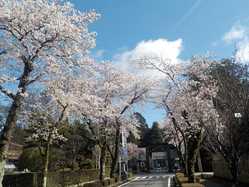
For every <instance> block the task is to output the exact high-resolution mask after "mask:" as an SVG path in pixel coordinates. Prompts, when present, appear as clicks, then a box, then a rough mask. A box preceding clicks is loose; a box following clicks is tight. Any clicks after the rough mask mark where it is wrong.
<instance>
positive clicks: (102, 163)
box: [99, 142, 107, 181]
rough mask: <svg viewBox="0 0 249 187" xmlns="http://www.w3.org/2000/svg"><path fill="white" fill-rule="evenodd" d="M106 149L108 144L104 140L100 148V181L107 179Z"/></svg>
mask: <svg viewBox="0 0 249 187" xmlns="http://www.w3.org/2000/svg"><path fill="white" fill-rule="evenodd" d="M106 149H107V145H106V143H105V142H104V143H103V145H102V146H101V148H100V161H99V180H100V181H104V179H105V160H106Z"/></svg>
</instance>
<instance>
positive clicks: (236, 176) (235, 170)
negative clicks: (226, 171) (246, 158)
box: [230, 156, 240, 187]
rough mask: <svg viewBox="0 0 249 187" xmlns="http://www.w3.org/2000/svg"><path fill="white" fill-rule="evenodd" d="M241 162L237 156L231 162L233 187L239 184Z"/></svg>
mask: <svg viewBox="0 0 249 187" xmlns="http://www.w3.org/2000/svg"><path fill="white" fill-rule="evenodd" d="M239 162H240V159H239V158H238V157H237V156H235V158H233V160H232V162H231V166H230V172H231V174H232V181H233V187H236V186H237V185H238V183H239V180H238V179H239Z"/></svg>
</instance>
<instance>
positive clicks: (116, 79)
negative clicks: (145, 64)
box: [84, 62, 151, 180]
mask: <svg viewBox="0 0 249 187" xmlns="http://www.w3.org/2000/svg"><path fill="white" fill-rule="evenodd" d="M96 69H97V70H96V71H97V75H96V76H95V79H94V81H95V83H94V85H93V88H92V94H93V95H95V96H97V97H98V100H96V103H94V102H91V103H89V108H93V109H92V110H91V109H89V110H86V111H85V113H84V115H86V116H87V117H88V118H89V119H90V121H91V123H89V124H96V125H92V127H91V129H94V130H92V132H93V134H95V138H96V139H97V140H96V141H97V142H98V145H99V147H100V176H99V177H100V180H103V178H104V175H105V173H104V171H105V169H104V167H105V157H106V153H107V151H109V153H110V155H111V159H112V163H111V173H110V176H111V177H113V176H114V171H115V168H116V165H117V161H118V154H119V148H120V134H121V126H122V127H124V128H132V127H134V124H136V120H135V119H134V118H130V115H129V114H130V112H129V111H131V109H132V107H133V105H134V104H137V103H139V102H142V101H143V100H144V99H145V98H146V94H147V92H148V90H149V86H150V84H151V83H150V81H147V80H145V79H142V78H141V77H136V76H134V75H131V74H129V73H127V72H122V71H120V70H118V69H117V68H116V67H115V66H114V65H112V64H111V63H108V62H105V63H99V64H98V66H97V67H96ZM94 81H93V82H94ZM134 129H135V128H134Z"/></svg>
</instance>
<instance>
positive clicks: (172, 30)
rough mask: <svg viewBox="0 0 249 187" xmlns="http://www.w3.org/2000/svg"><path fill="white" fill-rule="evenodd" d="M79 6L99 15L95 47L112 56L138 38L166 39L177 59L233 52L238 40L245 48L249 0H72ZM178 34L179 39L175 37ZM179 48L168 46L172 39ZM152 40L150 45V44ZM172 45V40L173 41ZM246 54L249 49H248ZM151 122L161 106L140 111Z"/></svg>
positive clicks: (242, 49) (158, 115)
mask: <svg viewBox="0 0 249 187" xmlns="http://www.w3.org/2000/svg"><path fill="white" fill-rule="evenodd" d="M71 2H72V3H73V4H74V5H75V7H76V8H78V9H80V10H91V9H95V10H96V11H97V12H99V13H100V14H101V18H100V19H99V20H98V21H97V22H96V23H94V24H93V25H91V27H90V29H91V30H92V31H96V32H97V33H98V36H97V47H96V49H94V50H93V53H94V54H95V56H96V57H97V58H98V59H103V60H112V59H114V58H115V57H116V56H117V55H120V54H121V55H122V53H125V52H127V51H132V50H133V49H134V48H136V46H138V44H139V43H140V44H141V42H142V41H151V42H152V44H153V45H154V44H156V43H153V41H156V40H158V39H162V40H165V41H166V44H167V46H168V48H167V49H168V50H167V51H169V53H170V52H172V51H173V52H174V51H175V52H176V51H177V52H176V55H177V59H184V60H186V59H189V58H191V56H192V55H196V54H206V53H207V52H212V54H214V55H215V56H217V57H218V58H224V57H230V56H231V55H233V53H234V50H235V45H238V48H239V50H240V52H241V53H240V56H243V57H244V58H245V59H247V58H248V59H249V57H247V56H246V57H245V52H246V51H245V50H246V49H249V42H248V41H249V40H248V36H249V34H248V33H249V29H248V26H249V11H248V10H249V0H71ZM178 39H179V40H178ZM177 40H178V41H180V42H179V43H178V44H179V45H180V47H179V46H178V48H177V49H172V50H170V49H169V48H170V47H172V45H168V44H170V43H171V42H174V41H177ZM153 45H150V46H153ZM173 47H174V46H173ZM248 54H249V52H248ZM142 113H143V114H144V116H145V117H146V119H147V121H148V122H149V123H152V121H155V120H160V119H161V118H162V116H163V114H162V111H160V110H154V109H153V107H152V106H148V108H147V109H145V110H144V111H142Z"/></svg>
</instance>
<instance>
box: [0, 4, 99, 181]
mask: <svg viewBox="0 0 249 187" xmlns="http://www.w3.org/2000/svg"><path fill="white" fill-rule="evenodd" d="M97 17H98V14H96V13H95V12H94V11H90V12H86V13H84V12H80V11H78V10H76V9H75V8H74V7H73V5H72V4H70V3H67V2H65V3H60V2H59V1H56V0H51V1H50V0H37V1H33V0H10V1H5V0H1V1H0V32H1V34H0V35H1V37H0V46H1V49H0V64H1V65H0V68H1V69H0V71H1V76H0V91H1V93H2V94H4V95H5V96H7V97H8V98H9V99H10V102H11V106H10V109H9V113H8V115H7V118H6V122H5V126H4V129H3V131H2V134H1V138H0V142H1V146H0V170H1V171H0V173H1V177H0V178H1V180H2V178H3V175H4V165H5V160H6V155H7V152H8V147H9V142H10V137H11V133H12V129H13V128H14V126H15V124H16V120H17V113H18V111H19V109H20V107H21V105H22V103H23V97H24V96H26V95H27V90H28V89H31V88H32V85H33V86H34V83H35V82H37V81H39V80H48V79H50V78H51V75H53V74H54V73H62V72H63V74H69V73H71V72H72V70H73V69H77V68H81V67H84V65H85V64H86V61H87V60H86V56H87V53H88V50H89V49H90V48H92V47H94V45H95V43H94V42H95V33H91V32H89V31H88V24H89V23H91V22H93V21H95V20H96V18H97ZM76 67H77V68H76ZM61 76H62V75H61ZM8 88H9V89H8Z"/></svg>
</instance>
